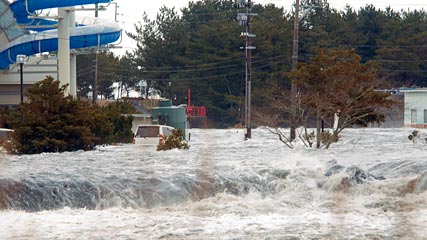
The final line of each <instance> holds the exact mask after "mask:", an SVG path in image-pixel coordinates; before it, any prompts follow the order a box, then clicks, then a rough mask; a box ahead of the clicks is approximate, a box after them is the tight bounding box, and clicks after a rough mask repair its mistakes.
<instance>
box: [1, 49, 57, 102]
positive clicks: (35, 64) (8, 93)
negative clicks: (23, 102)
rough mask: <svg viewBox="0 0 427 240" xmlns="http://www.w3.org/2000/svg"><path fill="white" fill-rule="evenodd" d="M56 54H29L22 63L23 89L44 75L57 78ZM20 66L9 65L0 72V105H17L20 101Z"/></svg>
mask: <svg viewBox="0 0 427 240" xmlns="http://www.w3.org/2000/svg"><path fill="white" fill-rule="evenodd" d="M57 72H58V71H57V57H56V55H39V56H31V57H30V58H29V60H28V62H26V63H25V64H24V65H23V79H24V91H25V89H27V88H29V87H31V86H32V85H33V84H34V83H36V82H38V81H41V80H44V79H45V78H46V76H52V77H53V78H54V79H58V73H57ZM20 96H21V92H20V68H19V65H18V64H16V65H11V66H10V69H8V70H4V71H1V72H0V106H8V105H18V104H19V102H20Z"/></svg>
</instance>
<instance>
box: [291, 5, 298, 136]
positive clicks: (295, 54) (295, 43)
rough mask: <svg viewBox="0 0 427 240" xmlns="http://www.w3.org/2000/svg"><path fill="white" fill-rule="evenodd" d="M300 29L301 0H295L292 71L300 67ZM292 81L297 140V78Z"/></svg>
mask: <svg viewBox="0 0 427 240" xmlns="http://www.w3.org/2000/svg"><path fill="white" fill-rule="evenodd" d="M298 30H299V0H295V14H294V41H293V51H292V71H294V70H297V67H298ZM291 81H292V83H291V119H290V120H291V121H290V122H291V123H290V125H291V134H290V140H291V141H293V140H295V137H296V134H295V128H296V126H295V125H296V118H297V116H296V115H297V109H296V108H297V106H296V104H297V101H296V100H297V94H298V91H297V86H296V80H295V79H294V78H293V79H292V80H291Z"/></svg>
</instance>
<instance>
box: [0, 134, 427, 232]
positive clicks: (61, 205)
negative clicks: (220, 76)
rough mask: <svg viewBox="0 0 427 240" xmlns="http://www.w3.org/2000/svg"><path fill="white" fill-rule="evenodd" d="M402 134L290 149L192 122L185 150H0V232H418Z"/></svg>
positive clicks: (413, 152) (413, 169)
mask: <svg viewBox="0 0 427 240" xmlns="http://www.w3.org/2000/svg"><path fill="white" fill-rule="evenodd" d="M410 132H411V130H410V129H349V130H347V131H345V132H344V133H343V134H342V140H341V141H340V142H339V143H337V144H335V145H332V147H331V149H329V150H307V149H304V148H303V146H297V147H296V149H294V150H290V149H287V148H286V147H285V146H284V145H283V144H281V143H280V142H279V141H278V140H277V139H276V137H275V136H273V135H271V134H270V133H269V132H268V131H266V130H263V129H256V130H254V131H253V139H252V140H250V141H243V132H242V130H235V129H234V130H233V129H231V130H199V129H193V130H192V132H191V134H192V135H191V136H192V137H191V138H192V140H191V147H190V149H189V150H172V151H166V152H156V151H154V150H153V149H144V148H140V147H137V146H134V145H123V146H108V147H100V148H98V149H97V150H95V151H89V152H83V151H81V152H70V153H60V154H39V155H25V156H10V155H0V239H427V158H426V156H427V154H426V150H427V145H426V144H425V143H418V144H413V143H412V142H410V141H409V140H408V138H407V136H408V135H409V133H410Z"/></svg>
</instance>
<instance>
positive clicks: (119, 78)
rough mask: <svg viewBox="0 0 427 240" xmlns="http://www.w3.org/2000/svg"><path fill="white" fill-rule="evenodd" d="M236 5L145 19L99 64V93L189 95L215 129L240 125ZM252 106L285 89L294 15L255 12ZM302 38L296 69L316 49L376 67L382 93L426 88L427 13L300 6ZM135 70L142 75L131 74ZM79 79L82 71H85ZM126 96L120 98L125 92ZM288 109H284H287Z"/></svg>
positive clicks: (165, 11)
mask: <svg viewBox="0 0 427 240" xmlns="http://www.w3.org/2000/svg"><path fill="white" fill-rule="evenodd" d="M238 12H244V9H237V8H235V6H234V1H225V0H204V1H195V2H189V4H188V6H187V7H185V8H183V9H181V10H180V11H179V12H178V11H177V10H176V9H169V8H165V7H163V8H161V9H160V10H159V13H158V15H157V17H156V19H149V18H148V17H147V15H146V14H142V16H141V19H140V20H139V21H140V22H139V23H138V22H137V23H136V25H135V26H136V27H135V30H134V31H133V32H131V33H127V34H128V35H129V36H130V37H131V38H133V39H134V40H136V42H137V44H138V46H137V49H136V50H135V51H134V52H132V53H127V54H126V55H125V56H122V57H120V58H118V57H114V56H112V55H111V54H101V56H100V60H99V63H100V65H99V75H98V76H99V83H100V85H99V89H100V91H98V92H99V93H101V94H104V93H105V97H106V98H109V97H111V95H112V90H111V85H112V83H113V82H120V83H121V84H122V86H123V89H125V90H128V89H131V88H134V87H135V86H137V83H138V82H139V80H141V79H145V80H148V82H149V86H153V87H156V88H158V89H160V90H161V91H162V95H163V96H165V97H170V98H172V99H173V101H174V103H176V104H180V103H186V97H187V89H188V88H191V93H192V95H191V98H192V103H194V104H195V105H204V106H206V107H207V114H208V116H209V117H210V118H212V119H213V120H215V122H216V123H217V127H227V126H230V125H234V124H237V123H239V122H241V119H242V116H243V113H244V102H245V101H244V95H245V71H244V70H245V59H244V56H245V54H244V51H242V50H241V47H243V46H244V39H243V38H242V37H240V34H241V32H243V31H244V27H242V26H240V25H239V24H238V22H237V20H236V16H237V13H238ZM253 12H254V13H256V14H257V16H255V17H254V18H253V25H252V32H253V33H254V34H256V37H255V38H253V43H252V46H255V47H256V49H255V50H253V57H252V62H253V64H252V66H253V69H252V70H253V72H252V74H253V75H252V80H253V81H252V103H253V105H254V106H258V107H266V108H268V107H269V103H268V102H266V101H265V99H268V98H266V97H265V96H271V95H272V94H275V92H276V91H277V90H278V89H279V90H280V89H283V90H286V89H289V88H290V80H289V79H288V77H287V74H286V73H287V72H289V71H290V69H291V67H292V61H291V56H292V43H293V29H294V26H293V25H294V19H293V17H294V15H293V12H289V11H285V10H284V9H283V8H279V7H277V6H275V5H273V4H268V5H260V4H256V5H254V7H253ZM299 26H300V30H299V42H298V43H299V61H300V62H309V61H310V58H311V57H312V56H314V55H315V54H316V50H317V49H319V48H322V49H332V48H333V49H334V48H340V49H353V50H355V52H356V53H357V54H359V55H360V56H361V59H362V62H368V61H372V62H373V63H374V64H376V65H377V67H378V78H382V79H386V82H387V83H388V84H389V85H388V86H385V87H400V86H412V85H418V86H424V85H425V83H424V82H425V78H426V75H427V58H426V57H425V56H427V54H426V53H427V13H426V12H425V11H424V10H414V11H404V10H402V11H396V10H393V9H391V8H387V9H378V8H375V7H374V6H372V5H367V6H365V7H363V8H361V9H352V8H350V7H348V8H346V9H345V10H343V11H338V10H336V9H333V8H331V7H330V6H329V4H328V3H327V1H313V0H310V1H302V5H301V17H300V25H299ZM92 61H93V57H91V56H83V57H81V58H80V61H79V64H80V66H81V68H79V69H80V70H79V71H80V73H79V81H80V84H79V88H80V90H81V92H84V91H83V89H89V85H90V83H91V81H90V79H91V78H92V75H93V71H92V70H91V66H92V65H93V64H92ZM138 66H139V67H138ZM85 69H86V70H85ZM124 94H126V91H125V92H124ZM284 104H287V103H284Z"/></svg>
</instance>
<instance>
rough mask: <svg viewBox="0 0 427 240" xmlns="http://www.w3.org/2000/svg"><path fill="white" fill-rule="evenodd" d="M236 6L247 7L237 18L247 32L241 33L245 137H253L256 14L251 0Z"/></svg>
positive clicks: (244, 0)
mask: <svg viewBox="0 0 427 240" xmlns="http://www.w3.org/2000/svg"><path fill="white" fill-rule="evenodd" d="M236 7H239V8H240V7H246V13H239V14H238V15H237V20H238V21H239V23H240V25H242V26H244V27H245V32H243V33H242V34H241V36H242V37H244V38H245V47H244V49H245V82H246V93H245V128H246V134H245V139H250V138H252V129H251V81H252V49H256V48H255V47H253V46H252V38H253V37H255V36H256V35H255V34H252V33H251V30H252V16H256V14H253V13H252V2H251V0H247V2H246V0H237V1H236Z"/></svg>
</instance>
